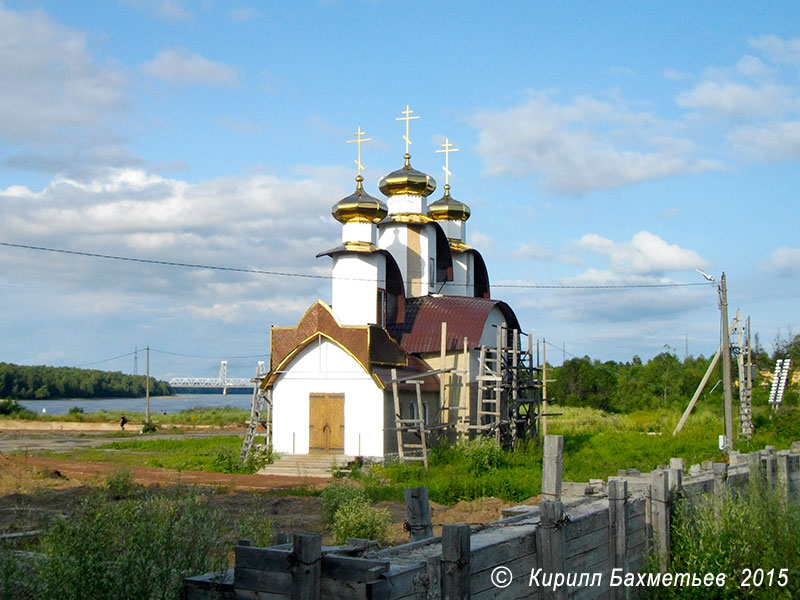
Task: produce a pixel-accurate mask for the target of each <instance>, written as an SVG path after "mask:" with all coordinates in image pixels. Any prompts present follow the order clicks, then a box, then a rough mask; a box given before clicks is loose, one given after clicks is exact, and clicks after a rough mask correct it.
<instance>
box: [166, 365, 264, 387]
mask: <svg viewBox="0 0 800 600" xmlns="http://www.w3.org/2000/svg"><path fill="white" fill-rule="evenodd" d="M169 385H170V386H171V387H178V388H198V389H202V388H222V389H223V390H226V389H228V388H252V387H253V379H251V378H248V377H228V361H227V360H223V361H222V362H220V365H219V377H173V378H172V379H170V380H169Z"/></svg>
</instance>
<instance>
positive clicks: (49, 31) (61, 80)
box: [0, 4, 127, 150]
mask: <svg viewBox="0 0 800 600" xmlns="http://www.w3.org/2000/svg"><path fill="white" fill-rule="evenodd" d="M0 80H2V81H4V82H5V83H4V85H2V86H0V139H4V140H5V141H6V142H9V143H11V144H53V143H61V144H67V145H69V147H70V148H72V149H73V150H74V149H75V148H78V147H82V146H83V145H85V144H86V143H87V142H89V141H90V140H91V138H92V135H93V134H99V133H100V132H102V133H103V135H96V136H95V137H98V138H108V137H109V135H108V132H107V131H106V129H105V127H106V125H107V122H108V120H109V119H110V118H111V117H112V116H113V115H116V114H118V113H119V111H121V110H122V109H124V108H125V106H126V103H127V99H126V96H125V90H126V86H127V82H126V78H125V76H124V75H123V72H122V69H121V68H119V67H118V66H117V65H113V64H112V65H104V66H101V65H98V64H96V63H95V61H94V60H93V59H92V57H91V55H90V53H89V51H88V49H87V47H86V37H85V36H84V35H83V33H81V32H79V31H77V30H75V29H72V28H70V27H65V26H63V25H61V24H59V23H56V22H55V21H53V20H52V19H51V18H50V17H49V16H47V14H45V13H44V12H43V11H35V12H30V13H24V12H15V11H12V10H10V9H7V8H5V7H3V6H2V5H1V4H0Z"/></svg>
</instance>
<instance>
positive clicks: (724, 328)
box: [673, 269, 733, 454]
mask: <svg viewBox="0 0 800 600" xmlns="http://www.w3.org/2000/svg"><path fill="white" fill-rule="evenodd" d="M695 271H697V272H698V273H700V274H701V275H702V276H703V277H705V278H706V279H707V280H708V281H711V282H713V283H715V284H716V286H717V294H718V295H719V312H720V319H721V320H722V322H721V323H720V330H721V332H722V341H721V343H720V347H719V353H720V354H721V358H722V398H723V401H722V402H723V405H722V410H723V419H724V421H725V435H724V438H723V439H724V440H725V441H724V443H723V444H722V450H723V452H725V454H728V453H729V452H730V451H731V450H733V393H732V391H731V340H730V332H729V331H728V286H727V283H726V280H725V273H723V274H722V277H720V280H719V283H717V280H716V279H714V278H713V277H712V276H711V275H709V274H708V273H705V272H703V271H701V270H700V269H695ZM702 385H703V384H701V386H702ZM699 391H700V388H698V393H696V395H699ZM693 403H694V401H692V403H690V406H692V405H693ZM689 410H691V408H689V409H687V411H686V413H685V414H686V416H688V412H689ZM682 420H683V418H682ZM679 425H681V424H680V423H679ZM679 430H680V427H677V428H676V429H675V432H673V435H675V433H677V432H678V431H679Z"/></svg>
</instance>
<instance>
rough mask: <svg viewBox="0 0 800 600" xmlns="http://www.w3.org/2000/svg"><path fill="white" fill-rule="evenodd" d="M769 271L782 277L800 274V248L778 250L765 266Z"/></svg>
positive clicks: (785, 247) (782, 247) (784, 247)
mask: <svg viewBox="0 0 800 600" xmlns="http://www.w3.org/2000/svg"><path fill="white" fill-rule="evenodd" d="M763 266H764V267H766V268H767V269H768V270H769V271H772V272H774V273H775V274H776V275H779V276H782V277H789V276H793V275H798V274H800V248H789V247H788V246H780V247H779V248H776V249H775V250H774V251H773V252H772V254H770V255H769V259H768V260H767V261H766V262H765V263H764V265H763Z"/></svg>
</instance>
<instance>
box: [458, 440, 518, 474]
mask: <svg viewBox="0 0 800 600" xmlns="http://www.w3.org/2000/svg"><path fill="white" fill-rule="evenodd" d="M464 457H465V458H466V461H467V469H468V470H469V471H470V473H474V474H476V475H477V474H480V473H484V472H485V471H490V470H493V469H499V468H500V467H503V466H505V465H506V464H507V463H508V456H507V454H506V452H505V451H504V450H503V448H502V446H500V444H499V443H498V442H497V440H495V439H492V438H478V439H475V440H472V441H471V442H468V443H467V444H465V446H464Z"/></svg>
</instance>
